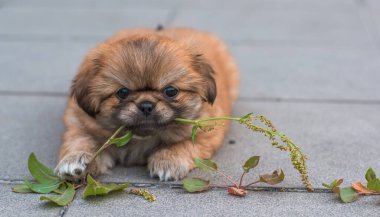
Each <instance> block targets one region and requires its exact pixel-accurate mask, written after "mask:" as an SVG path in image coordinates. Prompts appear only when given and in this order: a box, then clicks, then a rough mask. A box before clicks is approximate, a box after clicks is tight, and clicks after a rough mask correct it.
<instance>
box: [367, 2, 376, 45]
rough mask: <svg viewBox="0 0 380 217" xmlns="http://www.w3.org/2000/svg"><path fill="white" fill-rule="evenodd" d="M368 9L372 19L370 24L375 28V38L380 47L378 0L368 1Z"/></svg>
mask: <svg viewBox="0 0 380 217" xmlns="http://www.w3.org/2000/svg"><path fill="white" fill-rule="evenodd" d="M364 4H366V6H367V7H368V12H369V14H370V17H371V18H372V20H371V21H372V22H371V23H370V24H371V25H373V27H374V28H375V31H376V32H375V33H374V34H375V35H374V37H375V38H376V39H377V43H378V46H379V45H380V14H379V11H380V2H379V1H376V0H367V1H365V2H364ZM379 47H380V46H379Z"/></svg>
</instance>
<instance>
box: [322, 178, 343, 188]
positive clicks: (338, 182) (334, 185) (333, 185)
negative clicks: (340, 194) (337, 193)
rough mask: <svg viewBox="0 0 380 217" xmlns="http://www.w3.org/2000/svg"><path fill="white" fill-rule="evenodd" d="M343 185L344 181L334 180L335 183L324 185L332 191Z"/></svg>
mask: <svg viewBox="0 0 380 217" xmlns="http://www.w3.org/2000/svg"><path fill="white" fill-rule="evenodd" d="M342 183H343V179H338V180H336V179H335V180H334V181H333V182H331V183H330V184H329V185H328V184H326V183H322V185H323V186H324V187H326V188H330V189H333V188H335V187H339V185H340V184H342Z"/></svg>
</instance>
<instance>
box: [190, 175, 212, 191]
mask: <svg viewBox="0 0 380 217" xmlns="http://www.w3.org/2000/svg"><path fill="white" fill-rule="evenodd" d="M183 188H184V189H185V190H186V191H187V192H202V191H207V190H208V189H209V188H210V181H208V180H204V179H200V178H188V179H185V180H183Z"/></svg>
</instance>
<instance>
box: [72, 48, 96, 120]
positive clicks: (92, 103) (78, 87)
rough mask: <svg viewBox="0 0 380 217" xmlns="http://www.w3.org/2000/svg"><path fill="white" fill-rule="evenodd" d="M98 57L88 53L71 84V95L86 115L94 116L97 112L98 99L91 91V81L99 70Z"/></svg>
mask: <svg viewBox="0 0 380 217" xmlns="http://www.w3.org/2000/svg"><path fill="white" fill-rule="evenodd" d="M99 65H100V63H99V59H98V58H97V57H96V56H95V54H94V53H93V52H91V53H90V54H88V55H87V56H86V58H85V59H84V61H83V63H82V64H81V66H80V67H79V72H78V74H77V75H76V76H75V78H74V80H73V83H72V85H71V96H72V97H73V98H74V99H75V100H76V101H77V103H78V105H79V107H80V108H82V109H83V111H85V112H86V113H87V114H88V115H90V116H92V117H95V115H96V114H97V113H98V110H97V108H98V100H97V98H96V96H95V95H94V94H93V93H92V92H91V87H90V85H91V81H92V79H94V76H95V75H96V74H97V72H98V71H99V67H100V66H99Z"/></svg>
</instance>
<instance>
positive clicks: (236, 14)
mask: <svg viewBox="0 0 380 217" xmlns="http://www.w3.org/2000/svg"><path fill="white" fill-rule="evenodd" d="M379 9H380V3H379V1H377V0H319V1H311V0H307V1H300V0H266V1H262V0H239V1H232V0H210V1H200V0H183V1H172V0H164V1H156V0H149V1H132V0H126V1H121V0H109V1H92V0H91V1H90V0H66V1H61V0H33V1H30V0H0V69H1V70H0V156H2V157H1V163H0V194H1V195H2V197H0V216H7V217H8V216H124V215H128V216H129V215H131V216H158V215H160V216H162V215H163V214H164V215H166V216H199V215H202V216H253V215H255V216H317V215H318V216H378V203H379V201H378V198H375V197H366V198H362V199H361V200H359V201H358V202H356V203H353V204H342V203H341V202H340V201H339V200H338V199H336V197H335V196H334V195H333V194H331V193H305V192H295V191H304V189H303V185H302V183H301V182H300V180H299V176H298V173H297V172H296V171H295V170H294V169H293V168H292V165H291V164H290V162H289V159H288V156H287V153H284V152H279V151H277V150H275V149H273V148H272V147H271V145H270V144H269V143H268V141H267V140H266V139H265V138H263V137H262V136H261V135H259V134H257V133H255V134H251V133H249V132H248V131H247V130H246V129H245V128H244V127H242V126H239V125H238V124H237V123H235V124H233V126H232V128H231V130H230V133H229V134H228V136H227V138H226V139H225V144H224V146H223V148H222V149H220V150H219V151H218V153H217V154H216V156H215V160H216V161H217V162H218V163H219V167H220V168H221V169H222V170H224V171H225V172H226V173H228V174H230V175H231V176H232V177H233V178H235V179H238V177H239V175H240V170H241V164H242V163H243V162H244V161H245V160H246V159H247V158H248V157H249V156H251V155H260V156H261V157H262V158H261V162H260V165H259V166H258V167H257V168H256V169H255V170H254V173H253V174H249V175H247V177H246V178H247V181H250V180H254V179H255V178H256V177H257V175H258V174H260V173H265V172H271V171H272V170H274V169H278V168H282V169H283V170H284V171H285V174H286V179H285V181H284V182H283V183H281V184H280V185H279V186H280V187H283V189H284V191H286V192H278V191H275V190H276V189H273V188H267V186H264V185H260V186H261V187H265V188H259V189H256V190H258V191H253V192H249V195H248V196H247V197H246V198H236V197H232V196H229V195H227V194H226V192H224V191H222V190H213V191H211V192H208V193H204V194H187V193H184V191H183V190H181V189H178V187H179V185H178V184H179V183H180V182H169V183H161V182H158V181H157V180H155V179H151V178H149V176H148V172H147V171H146V168H144V167H132V168H122V167H117V168H116V169H114V170H113V171H112V174H109V175H104V176H101V177H100V178H99V179H100V180H102V181H106V182H110V181H115V182H133V183H138V186H150V189H149V190H150V191H151V192H153V193H154V194H155V195H156V196H157V198H158V201H156V202H155V203H148V202H146V201H144V200H143V199H142V198H139V197H136V196H134V195H129V194H126V193H125V192H124V193H122V192H121V193H116V194H114V195H112V196H110V197H107V198H93V199H90V200H83V199H82V198H81V195H80V194H78V195H77V199H76V200H75V201H74V202H73V203H72V204H71V205H70V206H68V207H67V209H62V208H57V207H54V206H52V205H48V204H45V203H42V202H40V201H39V199H38V198H39V196H40V195H29V194H28V195H20V194H15V193H12V192H11V191H10V188H11V186H12V185H15V184H18V183H20V182H21V181H22V180H23V179H25V178H28V179H30V178H31V177H30V175H29V172H28V170H27V157H28V155H29V154H30V153H31V152H34V153H36V155H37V157H38V158H39V159H40V160H41V161H42V162H43V163H45V164H47V165H48V166H50V167H54V166H55V164H56V157H57V153H58V148H59V144H60V137H61V134H62V132H63V124H62V115H63V110H64V107H65V102H66V95H67V93H68V89H69V86H70V81H71V79H72V78H73V76H74V74H75V72H76V70H77V67H78V65H79V64H80V62H81V60H82V58H83V56H84V54H85V53H86V52H87V50H88V49H89V48H91V47H93V46H94V45H95V44H96V43H98V42H99V41H101V40H103V39H104V38H106V37H108V36H110V35H111V34H113V33H114V32H115V31H117V30H119V29H121V28H127V27H134V26H144V27H155V26H156V25H157V24H159V23H161V24H164V25H165V26H192V27H195V28H199V29H203V30H206V31H209V32H213V33H215V34H217V35H219V36H220V37H221V38H223V39H225V40H226V42H227V44H228V45H229V47H230V49H231V52H232V53H233V55H234V56H235V58H236V60H237V62H238V65H239V67H240V69H241V88H240V89H241V94H240V99H239V101H238V103H237V104H236V105H235V108H234V115H236V116H239V115H243V114H246V113H248V112H252V111H253V112H255V113H257V114H264V115H265V116H267V117H268V118H269V119H271V120H272V121H273V123H274V124H275V126H276V127H277V128H278V130H279V131H281V132H283V133H285V134H286V135H288V136H289V137H290V138H291V139H293V140H294V141H295V142H296V143H297V144H298V145H300V147H301V148H302V150H303V151H304V153H305V154H307V155H308V157H309V163H308V167H309V172H310V179H311V182H312V184H314V185H315V187H317V188H321V183H322V182H330V181H332V180H333V179H336V178H345V180H346V182H345V184H346V185H348V184H349V183H350V182H352V181H359V180H363V176H364V172H365V171H366V169H367V168H368V167H369V166H372V167H373V168H374V170H375V171H380V162H379V161H378V157H379V151H378V143H379V142H378V141H379V140H380V135H379V130H378V129H379V128H380V114H379V111H380V94H379V93H380V89H379V88H380V87H379V85H378V81H379V79H380V74H379V73H378V71H379V68H380V52H379V51H380V46H379V45H380V15H379V13H378V11H379ZM229 141H234V142H235V143H234V144H231V143H230V142H229ZM190 176H201V177H208V178H211V180H212V182H213V183H215V184H222V183H224V182H223V179H221V178H220V177H218V176H216V175H214V174H207V173H204V172H200V171H193V172H192V173H191V174H190ZM363 181H364V180H363ZM294 188H296V189H294ZM318 192H325V191H324V190H320V189H319V190H318ZM244 210H247V212H244ZM65 211H66V212H65Z"/></svg>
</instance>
